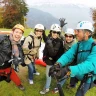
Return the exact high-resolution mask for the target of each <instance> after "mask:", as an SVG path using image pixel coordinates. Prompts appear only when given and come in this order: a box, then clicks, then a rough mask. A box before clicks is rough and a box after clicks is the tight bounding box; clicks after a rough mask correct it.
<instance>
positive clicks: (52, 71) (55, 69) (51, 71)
mask: <svg viewBox="0 0 96 96" xmlns="http://www.w3.org/2000/svg"><path fill="white" fill-rule="evenodd" d="M60 69H61V66H60V64H59V63H55V64H54V65H53V66H52V67H51V68H50V69H49V76H51V77H54V74H55V73H56V72H58V71H60Z"/></svg>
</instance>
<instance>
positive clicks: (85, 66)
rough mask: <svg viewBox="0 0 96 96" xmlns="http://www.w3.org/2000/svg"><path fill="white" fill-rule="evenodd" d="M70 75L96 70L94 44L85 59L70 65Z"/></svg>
mask: <svg viewBox="0 0 96 96" xmlns="http://www.w3.org/2000/svg"><path fill="white" fill-rule="evenodd" d="M69 68H70V71H71V76H76V75H81V74H86V73H89V72H92V71H94V70H96V46H94V47H93V49H92V52H91V53H90V55H89V56H88V57H87V59H86V60H85V61H84V62H82V63H80V64H78V65H76V66H70V67H69Z"/></svg>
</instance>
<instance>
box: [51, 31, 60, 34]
mask: <svg viewBox="0 0 96 96" xmlns="http://www.w3.org/2000/svg"><path fill="white" fill-rule="evenodd" d="M52 33H54V34H60V32H59V31H52Z"/></svg>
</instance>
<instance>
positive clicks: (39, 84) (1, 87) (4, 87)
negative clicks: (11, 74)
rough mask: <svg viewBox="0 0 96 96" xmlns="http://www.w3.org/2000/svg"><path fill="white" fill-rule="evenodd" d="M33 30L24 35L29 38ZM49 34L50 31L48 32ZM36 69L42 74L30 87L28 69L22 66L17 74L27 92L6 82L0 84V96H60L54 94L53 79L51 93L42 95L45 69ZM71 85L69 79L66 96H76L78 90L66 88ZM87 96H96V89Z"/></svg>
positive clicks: (38, 67) (65, 91)
mask: <svg viewBox="0 0 96 96" xmlns="http://www.w3.org/2000/svg"><path fill="white" fill-rule="evenodd" d="M0 30H8V29H0ZM31 30H32V29H26V30H25V33H24V35H25V36H27V35H28V34H29V33H30V31H31ZM46 34H48V31H46ZM36 69H37V71H38V72H40V75H39V76H36V75H34V84H33V85H30V84H29V83H28V72H27V71H28V69H27V67H22V66H20V71H19V72H18V73H17V74H18V75H19V77H20V79H21V81H22V84H23V85H24V86H25V91H21V90H19V89H18V87H17V86H16V85H15V84H14V83H13V82H12V81H11V82H10V83H7V82H5V81H2V82H0V96H59V94H54V93H52V90H53V88H54V87H56V81H55V80H54V79H52V83H51V87H50V92H48V93H47V94H46V95H40V93H39V92H40V91H41V90H42V89H43V87H44V85H45V79H46V77H45V69H46V68H45V67H43V66H40V65H36ZM68 83H69V79H68V80H67V82H66V83H65V84H64V86H63V91H64V94H65V96H75V92H76V90H77V87H78V86H76V88H72V89H67V88H66V86H67V85H68ZM86 96H96V87H94V88H92V89H91V90H89V91H88V92H87V94H86Z"/></svg>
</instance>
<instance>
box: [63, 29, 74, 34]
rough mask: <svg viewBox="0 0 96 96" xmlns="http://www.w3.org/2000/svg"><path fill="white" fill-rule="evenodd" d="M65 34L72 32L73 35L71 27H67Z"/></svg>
mask: <svg viewBox="0 0 96 96" xmlns="http://www.w3.org/2000/svg"><path fill="white" fill-rule="evenodd" d="M65 34H72V35H74V30H73V29H72V28H68V29H67V30H66V31H65Z"/></svg>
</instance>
